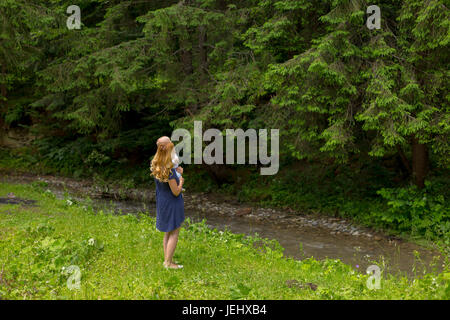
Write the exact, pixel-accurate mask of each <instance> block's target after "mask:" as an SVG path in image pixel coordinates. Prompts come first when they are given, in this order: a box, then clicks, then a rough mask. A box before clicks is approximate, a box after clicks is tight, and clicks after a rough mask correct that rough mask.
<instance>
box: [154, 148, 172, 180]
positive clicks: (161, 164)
mask: <svg viewBox="0 0 450 320" xmlns="http://www.w3.org/2000/svg"><path fill="white" fill-rule="evenodd" d="M173 148H174V145H173V143H172V142H168V143H166V144H160V145H158V149H157V150H156V154H155V156H154V157H153V159H152V162H151V165H150V171H151V175H153V176H154V177H155V178H156V179H158V180H159V181H161V182H168V181H169V175H170V170H171V169H172V168H173V163H172V150H173Z"/></svg>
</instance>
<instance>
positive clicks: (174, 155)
mask: <svg viewBox="0 0 450 320" xmlns="http://www.w3.org/2000/svg"><path fill="white" fill-rule="evenodd" d="M172 163H173V168H174V169H175V171H176V173H177V177H178V178H180V177H181V174H182V173H183V169H182V168H181V167H180V166H179V165H180V158H178V155H177V153H176V151H175V148H173V149H172ZM181 191H183V192H184V191H185V189H184V188H183V189H181Z"/></svg>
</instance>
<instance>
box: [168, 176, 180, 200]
mask: <svg viewBox="0 0 450 320" xmlns="http://www.w3.org/2000/svg"><path fill="white" fill-rule="evenodd" d="M183 183H184V179H183V177H180V184H178V185H177V180H176V179H170V180H169V187H170V190H171V191H172V193H173V195H174V196H175V197H178V195H179V194H180V193H181V190H182V189H183Z"/></svg>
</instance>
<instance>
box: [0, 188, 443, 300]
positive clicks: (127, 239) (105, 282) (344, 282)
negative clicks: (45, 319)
mask: <svg viewBox="0 0 450 320" xmlns="http://www.w3.org/2000/svg"><path fill="white" fill-rule="evenodd" d="M9 192H13V193H14V194H15V195H16V196H17V197H20V198H26V199H34V200H37V202H36V203H35V206H27V205H21V204H1V205H0V272H1V273H0V297H1V298H2V299H449V298H450V284H449V280H450V279H449V276H450V273H449V271H450V270H449V268H448V266H447V267H446V269H445V270H446V271H445V272H443V273H440V274H434V273H429V274H426V275H424V276H422V277H420V278H417V279H414V280H408V279H407V278H398V277H394V276H392V275H383V278H382V280H381V288H380V289H378V290H369V289H368V288H367V286H366V281H367V278H368V276H367V275H362V274H359V273H358V272H356V271H354V270H353V269H352V267H350V266H348V265H345V264H343V263H342V262H340V261H339V260H324V261H317V260H315V259H313V258H310V259H306V260H303V261H301V262H300V261H295V260H293V259H288V258H284V257H283V256H282V249H281V247H280V246H279V245H278V244H277V243H276V242H274V241H267V240H263V239H258V238H256V237H252V238H249V237H244V236H243V235H235V234H232V233H229V232H219V231H216V230H210V229H208V228H207V227H206V226H205V225H204V224H191V223H189V222H186V223H185V225H184V228H183V229H182V231H181V233H180V241H179V244H178V248H177V251H176V254H175V260H176V261H179V262H180V263H182V264H184V266H185V267H184V269H182V270H165V269H164V268H163V266H162V260H163V252H162V237H163V234H162V233H161V232H158V231H157V230H156V228H155V221H154V219H153V218H151V217H149V216H147V215H145V214H141V215H140V216H139V217H135V216H129V215H126V216H117V215H113V214H111V213H108V212H94V211H93V209H92V208H91V206H90V205H89V204H88V203H84V204H77V203H73V202H71V201H70V200H69V201H68V199H62V200H60V199H56V198H55V196H54V195H53V194H52V193H51V192H48V191H45V190H44V189H42V188H40V187H32V186H25V185H18V184H6V183H1V184H0V196H3V197H4V196H6V195H7V194H8V193H9ZM71 265H76V266H78V267H79V268H80V272H81V278H80V289H79V290H77V289H74V290H69V288H68V287H67V280H68V278H69V277H74V274H72V275H70V274H69V273H68V272H67V270H68V267H69V266H71ZM307 283H312V284H314V285H316V286H317V288H316V290H313V289H312V288H311V285H308V284H307ZM313 287H314V286H313ZM314 288H315V287H314Z"/></svg>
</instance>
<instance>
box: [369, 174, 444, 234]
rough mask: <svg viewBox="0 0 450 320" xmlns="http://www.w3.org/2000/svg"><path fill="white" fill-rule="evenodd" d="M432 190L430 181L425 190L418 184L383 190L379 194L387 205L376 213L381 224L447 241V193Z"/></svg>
mask: <svg viewBox="0 0 450 320" xmlns="http://www.w3.org/2000/svg"><path fill="white" fill-rule="evenodd" d="M432 191H433V190H432V184H431V183H429V182H428V183H427V184H426V187H425V188H424V189H423V190H420V189H418V188H417V187H416V186H410V187H407V188H390V189H388V188H384V189H381V190H379V191H378V194H379V195H381V196H382V197H383V199H385V201H387V208H386V210H382V211H380V212H377V216H378V218H379V219H380V220H381V223H382V224H384V225H386V226H389V227H391V228H395V229H396V230H398V231H400V232H411V233H412V234H413V235H419V236H424V237H425V238H428V239H436V238H438V237H442V238H443V239H444V240H447V241H448V239H449V238H450V209H449V206H448V203H447V202H446V199H445V198H444V195H443V194H433V193H432Z"/></svg>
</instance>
